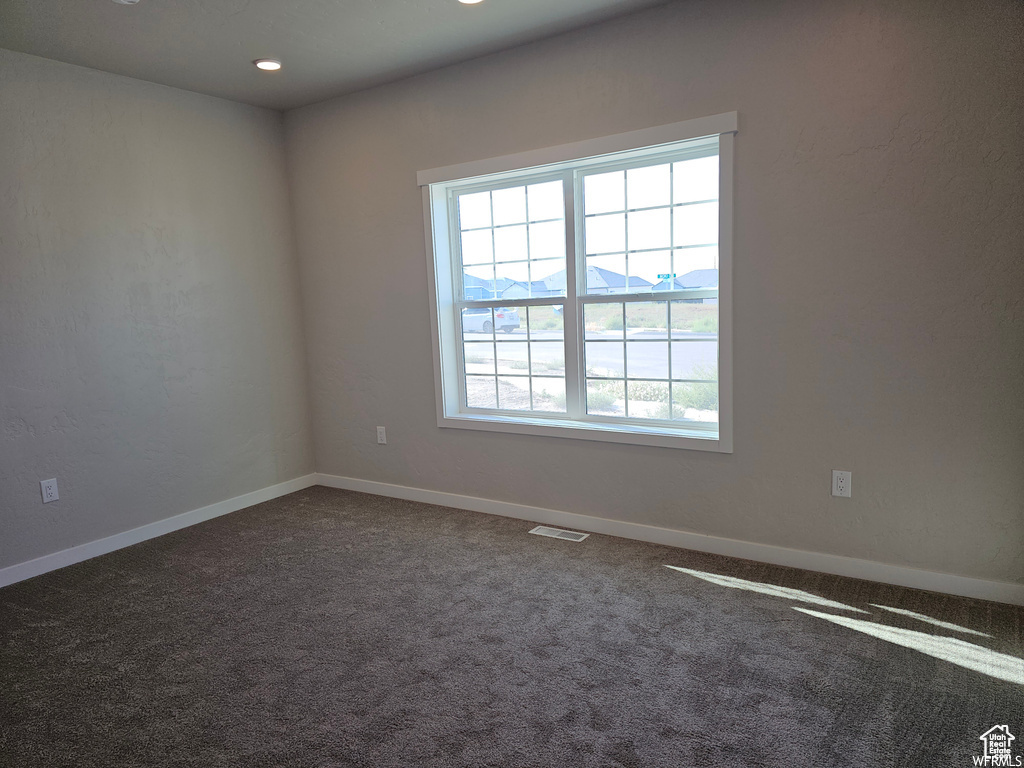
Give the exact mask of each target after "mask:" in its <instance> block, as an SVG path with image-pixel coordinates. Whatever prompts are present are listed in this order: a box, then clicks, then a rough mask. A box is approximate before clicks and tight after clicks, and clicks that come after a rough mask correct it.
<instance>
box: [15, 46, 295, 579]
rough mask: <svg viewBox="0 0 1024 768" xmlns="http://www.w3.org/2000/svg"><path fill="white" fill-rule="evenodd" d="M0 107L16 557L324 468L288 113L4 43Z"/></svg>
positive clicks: (19, 559)
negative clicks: (302, 295)
mask: <svg viewBox="0 0 1024 768" xmlns="http://www.w3.org/2000/svg"><path fill="white" fill-rule="evenodd" d="M0 105H2V106H0V567H2V566H6V565H11V564H14V563H17V562H22V561H25V560H28V559H31V558H33V557H37V556H40V555H43V554H47V553H50V552H54V551H57V550H60V549H64V548H66V547H70V546H73V545H76V544H82V543H85V542H87V541H91V540H94V539H97V538H101V537H103V536H107V535H110V534H114V533H118V532H120V531H124V530H127V529H130V528H133V527H136V526H138V525H142V524H145V523H149V522H152V521H154V520H159V519H162V518H166V517H170V516H172V515H175V514H179V513H181V512H186V511H189V510H191V509H195V508H198V507H201V506H204V505H207V504H211V503H213V502H217V501H221V500H223V499H226V498H230V497H232V496H236V495H239V494H242V493H246V492H248V491H253V490H257V489H259V488H264V487H266V486H268V485H273V484H274V483H277V482H281V481H284V480H289V479H291V478H294V477H297V476H300V475H303V474H306V473H308V472H311V471H312V469H313V457H312V445H311V441H310V428H309V410H308V398H307V387H306V378H305V360H304V346H303V344H304V343H303V337H302V327H301V313H300V307H299V293H298V279H297V270H296V263H295V258H294V245H293V238H292V230H291V221H290V213H289V203H288V187H287V179H286V174H285V166H284V153H283V132H282V125H281V118H280V115H278V114H277V113H274V112H270V111H266V110H260V109H256V108H253V107H244V106H240V105H237V104H232V103H230V102H226V101H221V100H218V99H214V98H210V97H206V96H199V95H195V94H190V93H185V92H183V91H177V90H174V89H171V88H165V87H162V86H157V85H151V84H148V83H143V82H140V81H138V80H130V79H127V78H123V77H117V76H114V75H109V74H104V73H100V72H96V71H93V70H87V69H81V68H78V67H73V66H70V65H66V64H58V63H56V62H52V61H48V60H45V59H40V58H36V57H32V56H26V55H23V54H15V53H11V52H7V51H0ZM53 476H57V477H58V479H59V482H60V493H61V500H60V501H59V502H56V503H53V504H48V505H46V506H43V505H42V504H41V502H40V495H39V485H38V481H39V480H41V479H45V478H49V477H53Z"/></svg>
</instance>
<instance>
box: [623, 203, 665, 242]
mask: <svg viewBox="0 0 1024 768" xmlns="http://www.w3.org/2000/svg"><path fill="white" fill-rule="evenodd" d="M669 222H670V219H669V209H668V208H655V209H654V210H652V211H634V212H632V213H630V214H629V218H628V226H629V240H628V243H629V250H631V251H638V250H646V249H650V248H668V247H669V246H671V245H672V239H671V232H670V223H669Z"/></svg>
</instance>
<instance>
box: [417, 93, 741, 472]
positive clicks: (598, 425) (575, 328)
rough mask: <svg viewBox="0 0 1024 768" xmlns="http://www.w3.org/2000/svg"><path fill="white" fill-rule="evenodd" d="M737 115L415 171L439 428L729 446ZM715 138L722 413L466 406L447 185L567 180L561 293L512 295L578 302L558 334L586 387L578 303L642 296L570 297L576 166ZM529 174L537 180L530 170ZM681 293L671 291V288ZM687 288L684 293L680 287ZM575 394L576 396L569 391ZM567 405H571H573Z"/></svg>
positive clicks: (572, 371)
mask: <svg viewBox="0 0 1024 768" xmlns="http://www.w3.org/2000/svg"><path fill="white" fill-rule="evenodd" d="M737 122H738V119H737V113H735V112H727V113H723V114H719V115H713V116H710V117H702V118H697V119H693V120H686V121H683V122H679V123H672V124H670V125H662V126H657V127H655V128H647V129H644V130H639V131H631V132H629V133H621V134H617V135H614V136H607V137H603V138H599V139H590V140H587V141H581V142H576V143H573V144H564V145H561V146H557V147H549V148H546V149H539V150H534V151H530V152H523V153H519V154H514V155H505V156H503V157H496V158H491V159H489V160H479V161H473V162H468V163H460V164H457V165H450V166H446V167H443V168H435V169H432V170H427V171H420V172H419V173H418V174H417V183H418V184H419V186H420V187H421V188H422V193H423V217H424V228H425V235H426V249H427V258H428V268H427V275H428V282H429V288H430V321H431V323H430V324H431V342H432V346H433V359H434V386H435V393H436V405H437V424H438V426H439V427H448V428H458V429H474V430H484V431H489V432H508V433H515V434H527V435H542V436H547V437H565V438H575V439H584V440H599V441H605V442H615V443H628V444H637V445H653V446H661V447H666V448H685V449H693V450H703V451H714V452H718V453H732V450H733V444H732V428H733V365H732V335H733V323H732V315H733V310H732V304H733V293H732V241H733V235H732V229H733V174H734V162H733V140H734V135H735V134H736V132H737ZM716 136H717V137H718V157H719V238H718V249H719V257H718V258H719V266H718V270H719V287H718V312H719V331H718V388H719V420H718V424H717V429H716V428H715V425H699V424H691V423H688V422H686V423H680V424H678V425H676V424H672V425H670V426H666V425H665V424H664V423H651V424H645V423H638V422H637V421H628V420H623V419H621V418H609V417H604V418H602V417H598V416H593V415H587V414H586V413H585V401H584V404H583V405H582V410H583V411H584V413H573V412H569V413H565V414H543V415H539V414H538V413H537V412H532V411H526V412H522V411H517V412H515V413H510V412H508V411H494V410H486V409H477V408H474V409H473V410H472V412H469V411H467V410H464V409H463V408H462V403H463V402H464V393H463V389H464V386H465V385H464V383H463V382H462V381H460V379H461V378H462V376H461V375H460V374H461V365H460V360H461V347H462V345H461V343H460V339H461V323H460V317H459V304H460V302H461V301H462V299H463V298H464V297H463V296H462V295H461V293H459V292H460V291H461V278H460V277H458V276H456V275H454V269H453V266H452V265H453V261H454V260H455V259H454V257H453V254H452V250H451V249H452V243H451V233H452V231H453V230H452V221H453V219H452V217H453V215H454V213H453V211H452V206H451V205H450V198H451V195H452V189H453V188H455V187H458V188H459V190H460V191H462V190H464V189H465V188H467V187H472V186H473V185H476V184H477V183H479V185H481V187H482V188H493V187H494V186H495V185H497V184H499V183H500V182H501V181H502V180H503V178H507V179H508V180H509V182H510V183H511V182H513V181H515V180H516V179H520V178H523V177H526V176H527V175H530V176H531V178H530V179H529V181H528V182H526V181H524V182H520V183H536V182H537V181H543V180H553V179H558V178H561V179H564V180H565V183H564V184H563V188H564V193H565V210H566V212H567V214H568V213H570V212H571V213H572V214H573V220H572V221H566V226H565V233H566V235H565V236H566V254H568V255H569V257H568V258H567V263H566V298H564V299H562V298H559V297H543V298H537V299H517V300H516V301H515V302H514V304H515V306H520V307H522V306H550V305H552V304H558V303H562V302H563V301H564V302H565V306H566V307H571V306H573V305H575V308H576V311H575V312H568V311H567V312H564V313H563V318H564V326H565V327H564V335H565V344H566V360H565V362H566V367H565V384H566V392H567V394H568V392H569V391H570V387H572V388H574V389H575V391H580V392H582V393H583V394H584V396H585V392H583V390H582V387H583V386H584V385H585V382H581V381H580V373H581V368H580V366H579V365H578V364H577V363H578V361H579V360H581V359H582V354H581V351H582V343H583V316H582V313H583V307H584V304H585V303H593V302H595V301H608V302H622V301H623V300H624V298H626V297H630V298H635V297H637V296H638V295H639V296H644V297H645V298H646V297H647V296H648V294H609V295H607V296H601V297H595V296H593V295H590V296H586V295H585V291H584V293H582V294H580V295H579V297H578V299H577V298H576V290H575V288H576V283H577V282H578V281H580V280H582V279H585V273H581V269H580V264H581V258H580V255H579V254H578V253H577V243H582V237H583V233H582V231H581V229H582V217H578V216H576V215H575V207H576V205H575V200H576V199H577V196H578V195H579V194H580V190H579V189H578V181H577V183H574V179H576V180H579V179H580V178H581V176H580V175H579V174H578V173H577V171H579V170H581V169H583V168H585V167H586V166H587V165H592V164H598V163H600V164H604V163H607V162H608V161H609V160H614V158H609V157H608V155H614V154H617V153H626V152H629V153H631V154H630V156H629V157H628V159H627V158H623V161H624V162H634V163H635V162H636V161H637V160H640V159H642V158H643V157H645V156H646V155H651V156H652V157H653V156H656V155H658V154H664V153H665V152H666V151H669V150H671V149H672V147H671V146H669V145H675V144H679V143H681V142H688V141H694V140H698V139H707V138H711V137H716ZM532 177H535V178H532ZM677 293H680V294H681V295H679V296H677V295H676V294H677ZM683 293H686V294H687V295H685V296H684V295H682V294H683ZM696 293H699V291H697V292H694V291H688V292H675V291H673V292H658V293H652V294H650V295H649V300H658V301H663V300H672V299H679V298H689V297H692V296H695V294H696ZM509 303H510V302H509V300H507V299H504V300H503V299H495V300H493V301H474V302H472V304H473V305H474V306H480V307H488V306H493V307H498V306H509ZM568 402H572V398H568ZM570 410H571V408H570Z"/></svg>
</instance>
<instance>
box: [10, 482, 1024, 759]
mask: <svg viewBox="0 0 1024 768" xmlns="http://www.w3.org/2000/svg"><path fill="white" fill-rule="evenodd" d="M531 527H532V524H529V523H524V522H522V521H518V520H510V519H504V518H499V517H492V516H487V515H482V514H476V513H472V512H462V511H458V510H452V509H447V508H443V507H435V506H430V505H425V504H417V503H412V502H404V501H397V500H393V499H387V498H382V497H376V496H368V495H364V494H358V493H351V492H346V491H335V490H329V489H326V488H311V489H309V490H306V491H300V492H298V493H295V494H292V495H290V496H287V497H285V498H282V499H278V500H275V501H272V502H268V503H265V504H260V505H258V506H256V507H252V508H250V509H248V510H245V511H242V512H237V513H235V514H233V515H229V516H227V517H222V518H219V519H216V520H213V521H210V522H208V523H205V524H203V525H199V526H196V527H193V528H190V529H187V530H184V531H180V532H178V533H174V534H170V535H168V536H164V537H162V538H159V539H156V540H153V541H150V542H147V543H144V544H140V545H138V546H135V547H131V548H130V549H126V550H122V551H120V552H115V553H113V554H110V555H107V556H104V557H100V558H97V559H95V560H91V561H89V562H86V563H82V564H80V565H77V566H73V567H70V568H66V569H63V570H61V571H57V572H54V573H50V574H47V575H44V576H41V577H39V578H36V579H32V580H30V581H27V582H23V583H21V584H16V585H14V586H12V587H8V588H5V589H3V590H0V643H2V644H0V654H2V655H0V682H2V686H3V687H2V692H0V764H2V765H3V766H17V767H18V768H32V767H34V766H46V768H55V767H56V766H76V767H77V766H104V767H105V768H108V767H112V766H203V768H214V767H216V766H380V767H381V768H392V767H396V768H397V767H401V768H407V767H412V766H429V767H438V768H440V767H441V766H501V767H502V768H505V767H508V768H519V767H523V768H525V767H527V766H529V767H530V768H561V767H562V766H565V767H567V768H568V767H571V766H628V767H633V766H636V767H640V766H643V767H644V768H647V767H651V768H655V767H659V768H660V767H661V766H664V767H665V768H687V767H688V766H712V765H714V766H717V765H737V766H865V767H866V768H868V767H870V768H878V767H881V766H928V768H936V767H939V766H951V767H957V766H968V765H973V764H974V763H973V762H972V756H974V755H981V754H982V749H983V744H982V742H981V741H980V740H979V736H980V735H981V734H982V733H983V732H985V731H987V730H988V729H989V728H991V727H992V726H993V725H997V724H1007V725H1009V729H1010V731H1011V732H1012V733H1014V734H1015V735H1016V736H1017V737H1018V739H1019V741H1018V742H1016V744H1021V745H1024V685H1022V684H1021V683H1024V662H1021V661H1020V658H1021V657H1024V609H1021V608H1014V607H1011V606H1004V605H998V604H994V603H985V602H982V601H975V600H967V599H961V598H952V597H945V596H941V595H935V594H930V593H924V592H916V591H913V590H906V589H900V588H896V587H886V586H882V585H878V584H871V583H867V582H860V581H854V580H851V579H843V578H839V577H831V576H824V575H820V574H814V573H808V572H803V571H795V570H790V569H785V568H778V567H774V566H765V565H759V564H756V563H751V562H747V561H740V560H732V559H729V558H721V557H715V556H710V555H702V554H699V553H695V552H689V551H685V550H676V549H670V548H666V547H660V546H654V545H649V544H642V543H637V542H632V541H626V540H623V539H614V538H610V537H604V536H591V537H590V538H589V539H587V540H586V541H585V542H582V543H578V544H577V543H570V542H563V541H558V540H554V539H545V538H541V537H538V536H530V535H527V531H528V530H529V529H530V528H531ZM666 565H672V566H677V567H678V568H684V569H687V570H676V569H672V568H667V567H665V566H666ZM708 574H710V576H709V575H708ZM721 577H724V578H721ZM780 587H781V588H782V589H780ZM755 590H757V591H755ZM821 599H824V602H822V601H821ZM877 606H885V607H887V608H895V609H898V610H900V611H904V612H910V614H908V613H897V612H894V611H892V610H886V609H884V608H879V607H877ZM801 609H802V610H801ZM854 609H856V610H854ZM911 614H914V615H911ZM927 619H932V620H938V621H941V622H944V623H945V624H946V626H940V625H936V624H934V623H932V622H930V621H927ZM968 630H970V631H968ZM908 646H909V647H908ZM1014 681H1018V682H1014ZM1014 754H1015V755H1017V754H1024V746H1022V747H1019V748H1016V749H1015V753H1014Z"/></svg>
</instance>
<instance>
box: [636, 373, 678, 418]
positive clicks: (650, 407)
mask: <svg viewBox="0 0 1024 768" xmlns="http://www.w3.org/2000/svg"><path fill="white" fill-rule="evenodd" d="M626 392H627V394H628V396H629V403H628V409H629V418H631V419H668V418H670V415H671V412H670V410H669V404H668V382H667V381H664V382H662V381H627V382H626Z"/></svg>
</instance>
